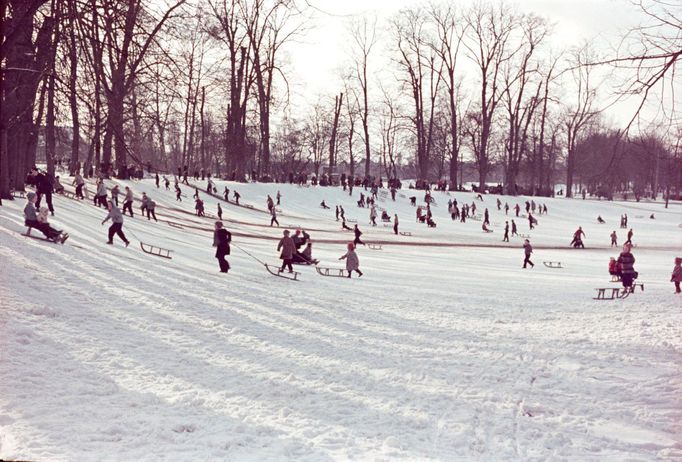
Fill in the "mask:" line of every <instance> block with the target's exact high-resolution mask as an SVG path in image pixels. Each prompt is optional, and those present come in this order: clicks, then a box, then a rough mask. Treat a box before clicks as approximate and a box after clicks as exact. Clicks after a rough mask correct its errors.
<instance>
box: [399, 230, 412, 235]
mask: <svg viewBox="0 0 682 462" xmlns="http://www.w3.org/2000/svg"><path fill="white" fill-rule="evenodd" d="M400 235H401V236H412V233H411V232H409V231H400Z"/></svg>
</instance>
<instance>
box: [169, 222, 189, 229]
mask: <svg viewBox="0 0 682 462" xmlns="http://www.w3.org/2000/svg"><path fill="white" fill-rule="evenodd" d="M166 223H168V226H170V227H171V228H177V229H185V228H184V227H183V226H182V225H179V224H177V223H175V222H173V221H167V222H166Z"/></svg>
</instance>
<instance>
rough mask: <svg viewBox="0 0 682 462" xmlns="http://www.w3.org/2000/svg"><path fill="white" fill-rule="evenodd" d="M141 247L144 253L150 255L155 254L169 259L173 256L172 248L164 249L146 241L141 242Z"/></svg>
mask: <svg viewBox="0 0 682 462" xmlns="http://www.w3.org/2000/svg"><path fill="white" fill-rule="evenodd" d="M140 248H141V249H142V251H143V252H144V253H148V254H149V255H154V256H156V257H161V258H167V259H169V260H170V259H172V258H173V257H171V256H170V254H171V252H172V250H169V249H164V248H161V247H156V246H155V245H151V244H145V243H144V242H140Z"/></svg>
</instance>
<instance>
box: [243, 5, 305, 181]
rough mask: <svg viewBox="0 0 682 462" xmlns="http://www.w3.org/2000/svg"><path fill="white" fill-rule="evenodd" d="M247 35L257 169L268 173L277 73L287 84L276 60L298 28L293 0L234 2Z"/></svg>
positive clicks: (299, 25) (300, 23) (299, 26)
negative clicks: (255, 113) (256, 123)
mask: <svg viewBox="0 0 682 462" xmlns="http://www.w3.org/2000/svg"><path fill="white" fill-rule="evenodd" d="M237 3H238V4H239V6H240V13H241V16H242V18H241V19H242V21H243V22H244V26H245V28H246V33H247V35H248V37H249V48H250V51H251V60H252V61H253V70H254V74H255V84H256V92H257V93H256V95H257V101H258V116H259V129H260V165H259V166H260V171H262V172H264V173H270V111H271V108H272V102H273V81H274V78H275V75H276V74H279V75H280V77H282V78H283V80H284V83H285V84H287V81H286V78H285V77H284V73H283V72H282V68H281V66H280V65H279V62H278V59H279V55H280V54H281V48H282V46H283V45H284V44H285V43H286V42H288V41H290V40H291V39H292V38H293V37H294V36H295V35H296V34H297V33H298V32H299V31H300V29H301V27H302V22H296V23H295V17H296V16H298V14H299V11H298V9H297V6H296V3H295V1H293V0H274V1H270V0H252V1H250V2H237Z"/></svg>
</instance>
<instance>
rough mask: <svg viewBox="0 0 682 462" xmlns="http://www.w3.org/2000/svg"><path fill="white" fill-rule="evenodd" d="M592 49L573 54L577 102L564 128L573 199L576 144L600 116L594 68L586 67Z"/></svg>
mask: <svg viewBox="0 0 682 462" xmlns="http://www.w3.org/2000/svg"><path fill="white" fill-rule="evenodd" d="M590 53H591V51H590V49H589V47H587V46H584V47H582V48H580V49H576V50H574V51H573V54H572V61H573V62H572V64H573V65H572V67H571V68H570V74H571V77H572V79H573V82H574V84H575V89H574V90H573V92H572V93H574V94H575V101H574V103H573V104H570V105H568V106H567V108H566V114H565V119H564V126H565V129H566V197H573V180H574V174H575V169H576V156H575V154H576V149H575V148H576V144H577V142H578V140H579V138H580V136H581V134H582V131H583V130H584V129H585V127H586V126H587V125H588V124H589V122H590V121H591V120H592V119H593V118H594V117H595V116H596V115H597V114H599V112H600V110H599V109H597V108H596V107H595V103H596V86H595V82H593V81H592V67H590V66H585V65H584V64H585V63H587V62H589V57H590Z"/></svg>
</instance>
